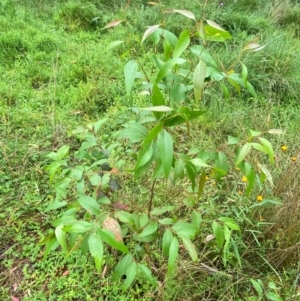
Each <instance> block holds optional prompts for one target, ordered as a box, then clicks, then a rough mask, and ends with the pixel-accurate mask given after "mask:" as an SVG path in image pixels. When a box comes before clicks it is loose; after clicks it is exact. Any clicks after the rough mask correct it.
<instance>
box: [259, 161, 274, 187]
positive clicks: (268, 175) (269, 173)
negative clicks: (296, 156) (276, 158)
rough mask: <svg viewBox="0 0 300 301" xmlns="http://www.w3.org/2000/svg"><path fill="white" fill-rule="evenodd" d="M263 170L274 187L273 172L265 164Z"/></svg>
mask: <svg viewBox="0 0 300 301" xmlns="http://www.w3.org/2000/svg"><path fill="white" fill-rule="evenodd" d="M261 171H262V172H263V173H264V174H265V176H266V177H267V180H268V181H269V182H270V184H271V185H272V186H273V187H274V182H273V178H272V175H271V172H270V171H269V169H268V168H267V167H266V166H265V165H263V166H262V168H261Z"/></svg>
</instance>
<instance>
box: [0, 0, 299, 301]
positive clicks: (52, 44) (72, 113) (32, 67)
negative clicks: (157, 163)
mask: <svg viewBox="0 0 300 301" xmlns="http://www.w3.org/2000/svg"><path fill="white" fill-rule="evenodd" d="M202 2H203V3H202ZM207 2H209V3H208V4H207V5H206V8H205V17H206V18H207V19H211V20H214V21H215V22H217V23H218V24H219V25H220V26H221V27H222V28H224V29H225V30H227V31H228V32H229V33H230V34H231V36H232V39H230V40H227V41H225V42H224V43H218V42H216V43H209V44H208V46H207V49H208V50H209V52H210V54H211V55H212V56H213V57H214V59H215V61H216V62H218V65H219V66H222V68H224V70H226V72H231V70H235V71H237V72H239V73H240V72H242V70H241V64H240V61H241V62H242V63H244V64H245V66H247V69H248V79H249V82H251V83H252V85H253V86H254V88H255V90H256V93H257V97H253V95H251V93H249V92H248V91H247V90H246V89H242V91H241V93H240V94H239V93H237V92H236V91H235V89H234V88H229V92H230V96H229V98H228V99H226V98H225V97H224V95H223V92H222V90H221V89H220V87H217V86H216V85H214V84H213V85H212V86H211V87H209V89H206V90H205V91H204V93H203V98H202V100H201V103H200V107H201V109H203V110H204V109H205V110H207V113H206V114H204V115H202V116H200V117H199V118H198V119H196V120H195V121H194V122H193V127H192V132H191V137H189V135H188V132H187V131H186V129H185V128H184V127H181V126H178V127H174V128H173V129H172V130H171V131H170V132H171V133H172V136H173V139H174V141H176V143H174V151H176V152H184V151H188V150H190V152H193V151H195V149H196V148H197V149H203V150H206V151H217V152H223V153H225V154H226V155H227V156H228V158H229V160H228V161H229V163H230V164H231V165H232V166H231V167H230V171H229V172H228V173H227V174H226V176H225V177H224V178H223V179H222V180H221V181H217V180H216V179H215V175H214V174H212V173H210V172H207V179H206V182H205V187H204V191H203V193H202V196H201V198H200V199H195V196H194V194H193V193H192V190H191V187H190V186H191V185H190V182H189V179H188V177H187V176H186V177H184V178H183V179H182V180H179V181H177V182H176V183H175V184H174V183H172V182H171V181H168V180H163V179H159V180H158V181H157V182H156V188H155V191H154V197H153V201H154V205H155V207H162V206H175V207H174V208H175V209H172V210H173V211H172V212H171V213H169V212H167V213H166V215H163V217H166V218H173V219H176V220H179V221H189V219H190V216H191V214H192V212H199V214H200V215H201V218H202V221H201V226H199V225H198V226H199V228H200V230H199V233H198V234H197V236H196V238H195V239H194V241H193V246H196V249H197V254H198V255H197V260H196V261H192V260H191V258H190V257H189V254H188V253H189V252H188V251H187V247H186V245H184V244H183V243H181V241H180V244H179V250H178V254H179V255H178V258H177V263H176V267H175V268H174V270H173V271H172V273H168V268H169V265H170V263H169V262H170V260H169V259H168V256H164V255H163V254H162V250H161V246H162V239H163V234H162V233H163V232H158V235H157V238H156V239H155V240H153V241H151V242H149V243H147V242H141V241H138V242H137V241H136V240H135V239H131V236H130V235H129V234H128V233H127V234H126V235H124V237H126V239H124V241H125V242H126V246H128V248H129V249H130V250H133V251H132V254H134V255H135V256H136V257H135V258H138V259H136V262H137V263H141V264H143V265H144V266H146V267H147V268H149V270H150V271H151V273H152V275H153V277H154V278H151V277H152V276H151V277H148V278H147V277H145V275H144V277H137V278H136V279H134V280H133V282H132V283H131V285H129V286H128V288H127V289H124V286H122V285H123V283H124V282H126V280H128V279H129V278H130V276H129V275H128V274H127V276H125V275H123V276H122V277H120V278H122V279H120V280H117V281H115V279H114V270H115V268H116V266H117V264H118V262H120V261H121V259H122V258H124V257H123V255H122V254H121V253H120V252H118V251H116V250H113V248H111V247H108V248H107V251H106V252H105V253H104V257H103V263H102V268H101V270H100V272H99V271H97V269H96V268H95V262H94V259H93V257H92V256H91V255H90V254H89V252H83V253H82V252H81V250H79V249H76V250H75V251H74V252H72V253H71V254H69V255H68V256H65V254H64V253H63V252H62V250H61V248H60V247H58V248H57V249H56V250H55V251H51V252H49V254H48V256H47V257H46V258H44V253H45V246H44V245H41V244H39V243H40V242H41V241H42V240H43V239H44V238H45V237H47V235H49V234H50V233H51V231H53V229H54V227H53V224H52V223H53V221H54V220H55V219H57V218H59V217H60V214H61V213H62V212H63V209H58V210H52V211H47V210H46V209H47V208H49V205H51V204H53V202H54V200H55V199H56V198H57V190H56V189H55V183H56V182H55V181H54V182H53V183H50V182H49V172H48V171H47V169H46V167H47V166H49V165H50V164H51V163H52V160H51V157H49V156H48V154H49V153H51V152H56V151H57V150H58V149H60V148H61V147H62V146H64V145H68V146H69V152H68V160H69V163H70V164H71V165H72V164H73V165H72V166H75V165H76V164H79V163H78V161H77V159H78V157H77V158H76V152H77V151H78V149H80V147H82V146H81V143H82V141H85V140H84V139H86V138H83V137H82V136H80V134H81V133H80V130H79V131H77V134H74V130H75V129H78V127H81V129H82V128H83V129H87V130H90V131H91V126H89V124H94V123H96V122H97V121H99V120H104V119H106V122H105V123H104V124H103V126H102V127H101V128H100V129H99V131H98V132H97V134H95V135H96V138H97V142H96V143H97V144H96V146H97V147H99V149H100V147H103V148H105V149H109V150H110V156H109V163H110V164H111V165H112V167H113V168H114V169H113V171H115V172H116V174H114V173H110V175H111V176H112V177H117V180H118V183H119V184H120V185H121V187H122V188H121V189H120V190H117V191H116V192H113V193H112V192H111V191H110V192H109V198H110V203H106V204H103V208H105V209H104V210H105V212H109V214H111V215H112V216H113V214H114V213H115V212H117V211H118V210H122V211H126V212H130V213H136V214H138V215H142V214H144V215H147V214H146V211H147V208H148V205H149V202H148V201H149V199H151V193H152V192H153V190H152V184H153V182H151V176H152V174H151V171H150V168H149V171H145V173H144V174H143V175H142V176H141V177H138V178H137V179H135V178H134V176H133V173H132V171H131V170H132V168H133V166H134V162H135V160H136V155H135V154H136V153H137V152H138V145H135V144H134V145H132V144H129V143H128V141H126V140H125V141H124V140H120V139H119V138H118V136H117V134H118V133H119V132H120V130H121V129H123V127H124V126H128V125H130V124H131V123H133V122H135V121H137V120H142V119H143V118H145V116H144V115H143V114H142V113H141V112H140V111H138V110H136V109H135V110H132V108H141V107H148V106H150V105H151V99H150V97H148V96H147V95H143V93H142V94H141V93H140V92H141V89H139V88H140V87H139V82H138V80H136V81H135V83H134V85H133V90H132V93H131V95H130V96H128V95H127V93H126V89H125V82H124V66H125V65H126V63H127V62H128V61H130V60H132V59H136V58H137V57H138V58H139V60H140V61H139V62H140V65H141V66H143V68H144V69H145V70H146V71H147V72H149V73H151V74H153V72H152V71H153V66H152V63H151V59H152V55H153V54H154V53H155V54H159V53H163V49H162V45H160V44H158V45H157V46H153V40H151V37H149V38H148V39H147V40H146V41H145V43H143V44H141V39H142V36H143V34H144V32H145V30H146V28H147V27H146V26H150V25H155V24H160V26H161V28H165V29H167V30H169V31H170V32H173V33H174V34H175V35H176V36H177V37H178V36H179V35H180V33H181V32H182V31H183V30H189V31H190V32H193V29H194V23H193V22H192V20H190V19H188V18H185V17H184V16H182V15H181V14H166V13H164V12H165V10H166V9H168V8H172V9H186V10H189V11H192V12H194V14H195V15H196V17H197V20H198V19H200V17H201V15H202V13H203V9H202V8H203V6H204V5H205V1H200V3H196V4H195V1H185V3H184V5H183V4H182V3H181V2H180V1H176V0H172V1H171V0H170V1H161V2H157V3H156V4H155V3H147V2H144V1H131V3H130V1H128V2H127V1H104V0H103V1H95V0H91V1H84V0H73V1H59V0H58V1H54V0H52V1H47V2H46V1H38V0H32V1H29V0H26V1H1V3H0V31H1V34H0V49H1V51H0V62H1V63H0V70H1V75H0V76H1V80H0V164H1V168H0V226H1V227H0V300H15V301H16V300H24V301H26V300H27V301H29V300H234V301H238V300H244V301H255V300H300V282H299V281H300V280H299V273H300V266H299V241H300V237H299V233H300V231H299V230H300V227H299V218H298V221H297V211H299V210H300V208H299V201H298V200H299V189H297V187H298V186H299V185H298V184H299V183H300V177H299V175H298V172H297V169H298V168H299V166H300V165H299V164H300V162H299V161H300V158H299V155H300V153H299V116H300V115H299V114H300V105H299V95H300V85H299V82H300V73H299V69H300V54H299V46H300V40H299V37H300V25H299V24H300V6H299V4H298V3H297V1H291V0H290V1H288V0H285V1H276V0H269V1H263V2H262V1H258V0H251V1H249V0H247V1H246V0H238V1H224V2H220V1H207ZM112 20H122V22H121V24H119V25H118V26H115V27H109V28H106V29H103V28H104V27H105V26H106V25H107V24H108V23H109V22H111V21H112ZM118 40H119V41H120V40H122V41H123V43H122V44H120V45H119V46H118V47H115V48H113V49H111V50H108V51H107V49H106V47H107V46H108V45H109V44H110V43H111V42H113V41H118ZM251 41H252V42H253V41H255V43H258V44H260V45H264V46H265V47H264V48H263V49H262V50H260V51H257V52H251V51H248V52H245V53H242V51H241V49H243V47H244V46H245V45H247V43H249V42H251ZM191 43H193V44H195V43H196V44H197V43H199V38H198V37H197V36H191ZM253 43H254V42H253ZM147 116H148V115H146V117H147ZM79 129H80V128H79ZM270 129H281V130H282V134H280V135H270V134H268V131H269V130H270ZM250 130H255V131H260V132H262V133H264V134H266V136H264V137H266V138H267V139H268V140H269V141H270V142H271V143H272V145H273V149H274V155H275V164H274V166H273V167H272V169H270V170H271V176H272V179H273V181H274V187H271V185H267V186H266V187H264V188H262V187H256V189H254V190H253V191H252V193H251V194H250V195H249V196H246V195H245V191H246V185H247V181H244V180H245V179H244V178H243V176H244V175H243V173H242V172H241V171H239V170H238V169H236V168H235V167H234V164H233V162H234V161H235V156H236V154H235V151H234V149H233V148H232V146H230V145H228V143H227V142H228V136H231V137H236V138H238V139H240V140H241V141H248V140H247V139H249V132H250ZM52 158H53V156H52ZM260 160H264V159H262V158H261V155H254V154H253V155H252V157H250V159H249V162H251V164H253V166H254V165H255V166H256V164H257V162H258V161H259V162H261V161H260ZM197 180H198V178H197ZM56 187H57V186H56ZM111 190H114V189H112V188H111ZM68 193H69V194H70V197H69V195H68V197H66V199H67V200H68V201H70V200H71V201H72V198H74V197H76V194H75V195H74V194H72V193H73V192H70V191H68ZM260 198H262V200H261V199H260ZM265 199H270V200H272V201H274V203H272V202H271V203H268V202H267V203H266V205H265V206H264V205H262V206H257V207H253V208H251V206H253V205H258V204H264V200H265ZM259 201H262V202H261V203H260V202H259ZM270 204H271V205H270ZM275 204H277V205H275ZM278 204H280V205H278ZM101 206H102V205H101ZM82 216H83V217H84V218H87V219H89V218H90V217H89V216H86V215H83V214H82ZM82 216H81V217H82ZM221 216H226V217H230V218H234V220H235V221H236V222H237V224H238V225H239V228H240V229H241V231H240V232H239V234H238V235H236V236H232V237H233V244H232V245H231V249H230V251H229V252H228V254H227V256H228V263H227V264H224V257H222V256H221V253H222V249H221V250H220V249H218V247H217V245H216V244H215V241H214V240H212V241H210V242H207V243H206V242H205V239H206V238H207V237H208V235H211V234H213V230H212V223H211V222H212V221H216V220H217V219H218V218H219V217H221ZM83 217H82V218H83ZM293 218H295V220H294V219H293ZM145 219H146V217H145ZM195 219H196V217H195ZM140 223H141V222H140ZM125 224H126V223H121V225H122V230H124V229H125V226H124V225H125ZM145 224H147V222H146V223H145ZM196 224H197V222H196ZM144 227H145V226H144ZM141 228H143V227H141ZM124 231H125V230H124ZM141 231H142V230H141ZM76 239H77V238H76ZM70 240H71V239H70ZM74 244H75V243H74ZM74 244H73V246H74ZM234 244H235V246H234ZM70 245H72V244H71V242H70ZM75 245H76V244H75ZM192 248H193V247H192ZM83 249H84V247H83ZM236 249H238V250H239V252H237V251H236ZM83 251H84V250H83ZM190 254H191V253H190ZM138 275H139V274H138ZM149 279H150V281H149ZM151 279H155V283H156V285H154V284H153V283H151ZM157 284H158V285H157ZM14 298H15V299H14Z"/></svg>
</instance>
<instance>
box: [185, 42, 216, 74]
mask: <svg viewBox="0 0 300 301" xmlns="http://www.w3.org/2000/svg"><path fill="white" fill-rule="evenodd" d="M190 50H191V52H192V53H193V54H194V55H196V56H198V57H200V56H201V59H202V60H204V61H205V62H206V63H207V64H208V65H211V66H213V67H215V68H218V64H217V63H216V62H215V61H214V59H213V58H212V56H211V55H210V53H209V51H208V50H207V49H206V48H205V47H204V46H202V45H192V46H191V47H190Z"/></svg>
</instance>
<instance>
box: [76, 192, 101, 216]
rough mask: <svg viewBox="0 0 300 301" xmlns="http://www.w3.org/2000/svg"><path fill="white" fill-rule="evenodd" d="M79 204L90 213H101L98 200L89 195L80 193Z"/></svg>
mask: <svg viewBox="0 0 300 301" xmlns="http://www.w3.org/2000/svg"><path fill="white" fill-rule="evenodd" d="M78 202H79V204H80V205H81V206H82V207H83V208H84V209H85V210H86V211H87V212H89V213H91V214H94V215H99V214H100V206H99V204H98V203H97V201H96V200H94V199H93V198H91V197H90V196H87V195H83V194H82V195H80V196H79V198H78Z"/></svg>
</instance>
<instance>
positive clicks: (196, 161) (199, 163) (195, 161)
mask: <svg viewBox="0 0 300 301" xmlns="http://www.w3.org/2000/svg"><path fill="white" fill-rule="evenodd" d="M191 163H193V164H194V165H195V166H198V167H209V165H208V164H206V163H205V162H204V161H203V160H201V159H200V158H195V159H192V160H191Z"/></svg>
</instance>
